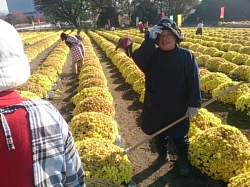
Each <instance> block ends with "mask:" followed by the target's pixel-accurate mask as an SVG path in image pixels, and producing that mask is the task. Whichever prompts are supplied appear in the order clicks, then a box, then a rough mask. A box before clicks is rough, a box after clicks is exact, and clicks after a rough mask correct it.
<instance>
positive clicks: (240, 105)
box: [97, 31, 250, 115]
mask: <svg viewBox="0 0 250 187" xmlns="http://www.w3.org/2000/svg"><path fill="white" fill-rule="evenodd" d="M97 33H98V34H99V35H102V36H104V37H105V38H107V39H108V40H111V41H114V42H117V41H118V39H119V38H120V37H124V36H125V34H128V33H130V32H128V31H120V32H116V33H112V34H111V33H110V32H107V31H97ZM135 39H136V38H135ZM137 41H138V40H137ZM139 43H140V41H139ZM138 46H139V44H138V43H135V45H134V46H133V49H136V48H138ZM193 53H194V54H195V56H196V58H197V61H198V64H199V66H200V67H201V69H202V70H204V69H203V68H202V67H203V66H204V67H205V68H207V69H208V70H211V71H214V72H213V73H211V72H209V71H206V72H209V75H208V73H207V74H206V76H204V78H203V77H201V90H202V91H204V92H206V93H210V94H211V93H212V90H213V89H215V88H217V87H218V86H219V85H221V84H222V83H225V84H226V85H223V86H221V87H218V89H217V90H215V91H214V92H213V93H214V94H213V96H215V95H216V94H218V91H224V89H226V88H228V87H229V86H231V85H233V84H237V81H235V82H234V81H232V79H231V78H230V77H228V76H227V75H231V76H233V75H234V76H237V78H238V79H240V80H248V79H250V66H247V65H239V66H238V65H236V64H234V63H230V62H228V61H227V60H225V59H224V58H222V57H211V58H210V59H207V61H206V63H205V65H204V64H202V63H201V62H204V60H202V59H203V57H207V56H209V55H202V54H201V52H193ZM231 65H233V66H231ZM126 67H127V66H126ZM233 67H234V69H233V70H232V68H233ZM219 72H220V73H219ZM223 73H224V74H223ZM226 74H227V75H226ZM211 76H213V79H211ZM215 77H216V78H215ZM208 85H209V86H208ZM143 87H144V81H143V79H140V80H138V81H137V82H136V83H135V86H134V89H135V90H136V91H137V90H138V91H139V93H143V92H141V91H142V90H143ZM222 87H223V88H222ZM249 93H250V92H249V86H248V84H244V85H242V86H241V87H239V88H238V89H237V90H235V91H234V92H232V93H230V94H227V95H226V96H224V97H222V98H221V99H220V101H221V102H223V103H226V104H235V107H236V110H239V111H242V112H245V113H246V114H247V115H250V112H249V111H250V102H249V100H250V94H249ZM142 98H143V95H142ZM237 99H239V100H238V101H237Z"/></svg>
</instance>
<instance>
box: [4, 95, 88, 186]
mask: <svg viewBox="0 0 250 187" xmlns="http://www.w3.org/2000/svg"><path fill="white" fill-rule="evenodd" d="M18 106H21V107H24V108H25V109H26V111H27V113H28V116H29V124H30V130H31V137H32V152H33V156H32V157H33V170H34V183H35V187H52V186H57V187H63V186H68V187H85V184H84V170H83V168H82V164H81V160H80V157H79V154H78V151H77V150H76V148H75V145H74V139H73V137H72V134H71V132H70V130H69V126H68V124H67V123H66V121H65V120H64V118H63V117H62V116H61V114H60V113H59V111H58V110H57V109H56V108H55V107H54V106H53V105H52V104H51V103H50V102H48V101H45V100H42V99H30V100H26V101H22V102H21V103H19V104H15V105H10V106H8V107H4V108H1V110H0V112H1V121H2V126H3V129H4V134H5V136H6V144H7V146H8V148H9V150H10V151H11V150H12V149H15V142H13V141H11V140H12V137H11V132H10V131H11V129H10V128H9V125H8V122H7V121H6V119H5V116H4V115H5V114H8V113H11V112H13V111H14V110H15V108H16V107H18ZM0 186H1V185H0Z"/></svg>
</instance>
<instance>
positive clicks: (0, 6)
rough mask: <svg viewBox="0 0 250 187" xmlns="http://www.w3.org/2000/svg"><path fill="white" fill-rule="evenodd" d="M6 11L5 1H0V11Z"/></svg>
mask: <svg viewBox="0 0 250 187" xmlns="http://www.w3.org/2000/svg"><path fill="white" fill-rule="evenodd" d="M3 10H8V7H7V3H6V0H0V11H3Z"/></svg>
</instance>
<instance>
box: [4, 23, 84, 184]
mask: <svg viewBox="0 0 250 187" xmlns="http://www.w3.org/2000/svg"><path fill="white" fill-rule="evenodd" d="M0 27H1V29H0V71H1V73H0V114H1V121H0V145H1V146H0V152H1V154H0V163H1V169H0V176H1V177H0V186H8V187H14V186H18V187H42V186H71V187H83V186H84V187H85V184H84V183H85V182H84V178H85V177H84V176H85V175H84V170H83V167H82V164H81V160H80V156H79V154H78V152H77V149H76V147H75V144H74V139H73V137H72V133H71V131H70V129H69V126H68V124H67V123H66V121H65V120H64V118H63V117H62V115H61V114H60V113H59V111H58V110H57V109H56V108H55V107H54V106H53V105H52V104H51V103H50V102H48V101H46V100H43V99H27V98H22V97H21V96H20V94H19V93H18V92H17V91H16V90H15V89H16V88H17V87H18V86H20V85H22V84H24V83H25V82H26V81H27V80H28V79H29V77H30V64H29V61H28V58H27V56H26V55H25V52H24V48H23V43H22V39H21V37H20V35H19V34H18V32H17V30H16V29H15V28H14V27H13V26H12V25H10V24H9V23H7V22H5V21H3V20H0ZM6 36H10V37H6Z"/></svg>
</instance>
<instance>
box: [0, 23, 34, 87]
mask: <svg viewBox="0 0 250 187" xmlns="http://www.w3.org/2000/svg"><path fill="white" fill-rule="evenodd" d="M0 28H1V29H0V92H2V91H4V90H9V89H11V88H16V87H17V86H20V85H22V84H23V83H25V82H26V81H27V80H28V78H29V76H30V64H29V60H28V58H27V56H26V54H25V53H24V48H23V43H22V39H21V37H20V35H19V33H18V32H17V30H16V29H15V28H14V27H13V26H12V25H10V24H9V23H7V22H6V21H3V20H1V19H0Z"/></svg>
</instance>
